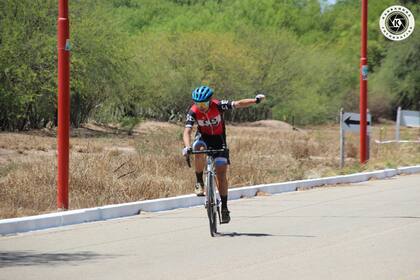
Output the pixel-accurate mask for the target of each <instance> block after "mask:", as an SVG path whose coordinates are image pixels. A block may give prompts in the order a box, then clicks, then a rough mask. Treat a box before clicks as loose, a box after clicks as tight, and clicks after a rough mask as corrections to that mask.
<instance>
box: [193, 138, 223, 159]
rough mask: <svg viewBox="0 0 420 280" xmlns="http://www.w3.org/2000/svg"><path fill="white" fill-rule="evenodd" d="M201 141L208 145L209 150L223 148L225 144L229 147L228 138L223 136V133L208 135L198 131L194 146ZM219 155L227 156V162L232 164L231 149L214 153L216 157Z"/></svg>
mask: <svg viewBox="0 0 420 280" xmlns="http://www.w3.org/2000/svg"><path fill="white" fill-rule="evenodd" d="M200 141H202V142H204V143H205V144H206V146H207V149H209V150H210V149H223V147H224V146H225V147H226V148H227V145H226V139H225V137H223V135H207V134H201V133H199V132H197V134H196V135H195V139H194V143H193V145H192V146H193V147H194V146H195V145H197V144H199V142H200ZM218 157H221V158H226V159H227V164H230V159H229V150H227V151H224V152H219V153H216V154H215V155H214V158H218Z"/></svg>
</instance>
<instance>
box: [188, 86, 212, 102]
mask: <svg viewBox="0 0 420 280" xmlns="http://www.w3.org/2000/svg"><path fill="white" fill-rule="evenodd" d="M212 95H213V90H212V89H211V88H209V87H207V86H201V87H198V88H196V89H195V90H193V91H192V99H193V100H194V101H195V102H203V101H207V100H209V99H210V97H211V96H212Z"/></svg>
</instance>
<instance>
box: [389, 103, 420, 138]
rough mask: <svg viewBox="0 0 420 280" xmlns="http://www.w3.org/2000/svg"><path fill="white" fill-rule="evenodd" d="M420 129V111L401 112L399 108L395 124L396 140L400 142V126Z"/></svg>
mask: <svg viewBox="0 0 420 280" xmlns="http://www.w3.org/2000/svg"><path fill="white" fill-rule="evenodd" d="M401 125H402V126H408V127H420V111H409V110H401V107H398V111H397V120H396V122H395V126H396V128H395V140H397V141H400V126H401Z"/></svg>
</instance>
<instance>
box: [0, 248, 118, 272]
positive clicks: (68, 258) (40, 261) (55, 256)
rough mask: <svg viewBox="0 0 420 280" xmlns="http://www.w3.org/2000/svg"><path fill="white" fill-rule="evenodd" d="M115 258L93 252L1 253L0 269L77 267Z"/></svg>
mask: <svg viewBox="0 0 420 280" xmlns="http://www.w3.org/2000/svg"><path fill="white" fill-rule="evenodd" d="M110 257H113V256H109V255H100V254H96V253H92V252H77V253H45V254H42V253H40V254H37V253H32V252H30V251H15V252H0V268H4V267H13V266H32V265H46V264H48V265H60V264H70V265H75V263H76V262H83V261H88V260H92V259H103V258H110Z"/></svg>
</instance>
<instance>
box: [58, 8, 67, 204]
mask: <svg viewBox="0 0 420 280" xmlns="http://www.w3.org/2000/svg"><path fill="white" fill-rule="evenodd" d="M57 25H58V32H57V41H58V44H57V47H58V140H57V142H58V147H57V149H58V151H57V152H58V174H57V207H58V208H59V209H63V210H67V209H68V208H69V196H68V181H69V127H70V27H69V18H68V0H59V1H58V22H57Z"/></svg>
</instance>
